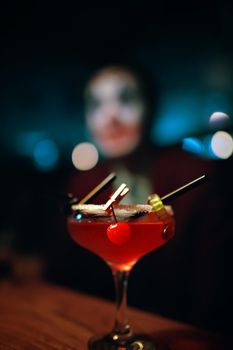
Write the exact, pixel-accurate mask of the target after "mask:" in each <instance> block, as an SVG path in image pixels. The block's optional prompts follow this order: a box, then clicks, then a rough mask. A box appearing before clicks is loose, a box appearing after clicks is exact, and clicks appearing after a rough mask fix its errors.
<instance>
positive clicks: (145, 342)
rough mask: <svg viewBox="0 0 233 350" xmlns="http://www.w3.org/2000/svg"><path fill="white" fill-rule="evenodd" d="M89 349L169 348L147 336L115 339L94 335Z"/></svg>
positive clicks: (164, 349) (145, 349)
mask: <svg viewBox="0 0 233 350" xmlns="http://www.w3.org/2000/svg"><path fill="white" fill-rule="evenodd" d="M88 349H89V350H169V349H170V348H169V347H168V346H166V345H162V344H157V345H156V341H155V342H154V341H152V340H151V339H149V338H148V339H147V338H146V336H132V337H130V338H128V339H127V340H124V341H119V340H113V339H112V337H111V336H109V335H106V336H104V337H99V338H98V337H93V338H91V339H90V340H89V342H88Z"/></svg>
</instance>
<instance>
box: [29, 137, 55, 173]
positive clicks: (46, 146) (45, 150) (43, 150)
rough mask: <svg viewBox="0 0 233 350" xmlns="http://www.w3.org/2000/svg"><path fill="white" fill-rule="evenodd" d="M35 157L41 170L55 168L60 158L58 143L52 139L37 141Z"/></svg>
mask: <svg viewBox="0 0 233 350" xmlns="http://www.w3.org/2000/svg"><path fill="white" fill-rule="evenodd" d="M33 158H34V161H35V164H36V166H37V168H39V169H40V170H50V169H52V168H54V167H55V166H56V164H57V162H58V158H59V152H58V148H57V145H56V144H55V143H54V142H53V140H51V139H44V140H41V141H39V142H37V144H36V145H35V148H34V151H33Z"/></svg>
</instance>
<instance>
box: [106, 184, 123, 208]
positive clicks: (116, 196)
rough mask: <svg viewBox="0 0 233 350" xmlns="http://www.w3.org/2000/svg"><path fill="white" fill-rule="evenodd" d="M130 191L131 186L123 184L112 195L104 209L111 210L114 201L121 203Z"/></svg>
mask: <svg viewBox="0 0 233 350" xmlns="http://www.w3.org/2000/svg"><path fill="white" fill-rule="evenodd" d="M128 192H129V188H128V187H127V186H126V184H124V183H123V184H121V185H120V186H119V187H118V189H117V190H116V191H115V192H114V193H113V194H112V195H111V196H110V198H109V200H108V201H107V202H106V203H105V205H104V207H103V209H104V210H106V211H107V210H109V208H110V207H111V206H112V204H113V203H119V202H120V201H121V200H122V199H123V198H124V196H125V195H126V194H127V193H128Z"/></svg>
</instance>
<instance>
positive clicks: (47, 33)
mask: <svg viewBox="0 0 233 350" xmlns="http://www.w3.org/2000/svg"><path fill="white" fill-rule="evenodd" d="M231 16H232V4H231V3H230V2H228V1H221V2H216V3H214V2H209V3H207V2H198V1H197V2H191V3H187V4H181V3H177V2H175V3H168V2H163V3H162V2H161V3H158V2H156V4H154V7H153V6H152V5H148V4H146V3H141V2H140V3H128V2H127V3H125V4H121V3H120V2H117V3H114V4H112V3H109V4H107V5H101V4H97V3H95V4H90V3H87V4H85V3H76V2H65V3H59V2H48V3H43V2H41V1H35V2H33V3H31V4H29V3H21V2H20V3H19V2H7V3H5V4H4V5H2V6H1V12H0V22H1V56H0V57H1V66H0V67H1V68H0V79H1V101H0V108H1V129H0V134H1V140H2V147H1V151H0V152H1V153H0V154H1V155H2V156H3V157H4V159H5V161H6V160H9V159H10V158H9V157H13V158H15V157H17V158H19V159H22V160H23V161H27V162H29V163H30V162H31V163H32V164H33V162H34V163H35V148H36V145H37V143H38V142H40V141H41V140H44V139H46V140H47V139H49V140H50V141H51V142H52V146H51V145H50V146H51V147H52V151H51V150H49V149H48V150H47V151H48V153H49V152H50V151H51V152H52V153H53V151H54V150H53V147H54V148H55V151H54V152H55V153H56V155H55V156H54V157H55V160H54V166H56V165H61V166H62V165H63V163H64V162H68V163H70V152H71V150H72V148H73V146H74V145H75V144H76V143H78V142H80V141H83V140H85V139H86V135H85V134H84V130H83V123H82V116H83V112H82V91H83V86H84V83H85V79H86V78H87V76H88V73H89V71H90V70H91V69H93V68H94V67H96V66H98V65H99V64H104V63H108V62H111V61H113V60H114V61H117V60H121V61H124V60H128V61H131V62H134V61H137V62H139V63H140V64H143V65H145V67H146V68H147V69H148V72H150V74H151V76H152V78H153V79H154V80H155V81H156V84H157V85H158V88H159V91H160V99H159V103H158V108H157V111H156V117H157V118H156V122H155V125H154V129H153V130H152V137H153V139H154V140H155V142H157V143H160V144H162V145H167V144H171V143H174V142H177V141H180V140H181V139H182V138H183V137H184V136H187V135H188V136H189V135H194V134H195V133H198V132H206V129H208V118H209V116H210V115H211V113H213V112H214V111H218V110H220V111H223V112H226V113H228V114H229V115H231V114H232V102H231V101H232V99H231V97H232V77H233V75H232V74H233V73H232V69H233V66H232V54H233V52H232V49H233V47H232V46H233V41H232V33H233V24H232V20H231ZM42 148H43V146H42ZM43 151H44V152H45V153H46V146H45V147H44V148H43V149H42V153H43ZM56 157H57V158H56ZM6 158H7V159H6ZM56 159H57V161H56ZM36 165H37V168H38V164H36ZM52 167H53V166H52ZM42 168H43V167H41V168H40V170H50V169H49V167H48V169H47V168H46V167H44V168H43V169H42Z"/></svg>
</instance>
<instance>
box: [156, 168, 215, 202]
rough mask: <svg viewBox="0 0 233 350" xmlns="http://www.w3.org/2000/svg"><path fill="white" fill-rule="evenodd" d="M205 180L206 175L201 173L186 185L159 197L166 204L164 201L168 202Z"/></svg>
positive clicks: (206, 178)
mask: <svg viewBox="0 0 233 350" xmlns="http://www.w3.org/2000/svg"><path fill="white" fill-rule="evenodd" d="M207 180H208V177H207V176H206V175H202V176H200V177H198V178H197V179H195V180H193V181H191V182H188V183H187V184H186V185H184V186H181V187H179V188H177V189H176V190H174V191H172V192H170V193H168V194H166V195H165V196H163V197H161V200H162V202H163V203H165V204H166V203H168V202H170V200H172V199H175V198H177V197H179V196H180V195H181V194H183V193H186V192H188V191H190V190H191V189H193V188H195V187H197V186H199V185H200V184H202V183H204V182H206V181H207Z"/></svg>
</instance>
